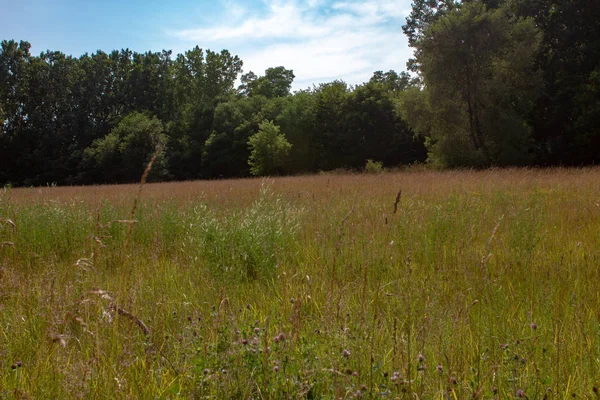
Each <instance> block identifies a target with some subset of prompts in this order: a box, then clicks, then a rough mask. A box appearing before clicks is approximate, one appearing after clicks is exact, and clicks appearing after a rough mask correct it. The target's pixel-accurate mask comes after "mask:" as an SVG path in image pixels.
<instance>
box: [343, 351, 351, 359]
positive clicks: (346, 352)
mask: <svg viewBox="0 0 600 400" xmlns="http://www.w3.org/2000/svg"><path fill="white" fill-rule="evenodd" d="M342 356H344V357H345V358H348V357H350V352H349V351H348V350H346V349H344V351H342Z"/></svg>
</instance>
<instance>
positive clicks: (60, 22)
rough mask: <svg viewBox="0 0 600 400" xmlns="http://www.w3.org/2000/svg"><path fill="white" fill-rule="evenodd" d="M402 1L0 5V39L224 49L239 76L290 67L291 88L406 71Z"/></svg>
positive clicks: (21, 0)
mask: <svg viewBox="0 0 600 400" xmlns="http://www.w3.org/2000/svg"><path fill="white" fill-rule="evenodd" d="M410 2H411V0H289V1H283V0H246V1H243V0H214V1H207V0H170V1H159V0H18V1H14V0H0V9H1V10H2V23H1V24H0V39H1V40H4V39H15V40H27V41H28V42H30V43H31V45H32V53H33V54H36V55H37V54H39V53H40V52H43V51H45V50H48V49H49V50H59V51H62V52H64V53H66V54H70V55H73V56H77V57H78V56H80V55H82V54H84V53H94V52H95V51H96V50H103V51H106V52H109V51H111V50H114V49H122V48H129V49H131V50H133V51H138V52H144V51H160V50H163V49H165V50H173V53H174V54H178V53H184V52H185V51H186V50H189V49H191V48H193V47H194V46H199V47H200V48H203V49H211V50H213V51H220V50H222V49H227V50H229V51H230V52H231V53H232V54H235V55H238V56H239V57H240V58H241V59H242V61H243V62H244V72H249V71H253V72H255V73H256V74H257V75H262V74H263V73H264V71H265V69H267V68H269V67H277V66H284V67H285V68H287V69H292V70H294V74H295V75H296V79H295V80H294V84H293V89H294V90H298V89H306V88H309V87H312V85H313V84H315V85H316V84H319V83H325V82H331V81H333V80H335V79H341V80H344V81H345V82H347V83H348V84H352V85H356V84H360V83H363V82H365V81H368V80H369V79H370V77H371V76H372V75H373V72H375V71H378V70H382V71H389V70H390V69H393V70H396V71H397V72H400V71H404V70H405V69H406V61H407V60H408V58H409V57H410V56H411V54H412V50H411V49H410V48H409V47H408V44H407V40H406V37H405V36H404V35H403V33H402V25H403V24H404V21H405V18H406V16H407V15H408V14H409V12H410Z"/></svg>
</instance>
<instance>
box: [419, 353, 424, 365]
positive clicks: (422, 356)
mask: <svg viewBox="0 0 600 400" xmlns="http://www.w3.org/2000/svg"><path fill="white" fill-rule="evenodd" d="M423 361H425V356H424V355H423V354H419V362H420V363H422V362H423Z"/></svg>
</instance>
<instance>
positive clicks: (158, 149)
mask: <svg viewBox="0 0 600 400" xmlns="http://www.w3.org/2000/svg"><path fill="white" fill-rule="evenodd" d="M162 151H163V146H161V145H160V144H159V145H157V146H156V150H154V154H152V158H151V159H150V161H149V162H148V165H146V169H145V170H144V173H143V174H142V179H141V180H140V187H139V189H138V192H137V195H136V196H135V199H134V200H133V207H132V208H131V213H130V214H129V220H121V221H118V222H122V223H128V224H129V226H128V227H127V240H126V241H125V250H127V249H129V242H130V240H131V233H132V232H133V223H134V222H135V220H134V219H133V217H134V215H135V211H136V210H137V206H138V202H139V200H140V197H141V195H142V189H143V188H144V184H145V183H146V179H148V175H149V174H150V171H151V170H152V164H154V161H156V158H157V157H158V156H159V155H160V153H162Z"/></svg>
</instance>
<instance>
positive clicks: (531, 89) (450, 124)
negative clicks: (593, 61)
mask: <svg viewBox="0 0 600 400" xmlns="http://www.w3.org/2000/svg"><path fill="white" fill-rule="evenodd" d="M540 39H541V35H540V33H539V31H538V30H537V29H536V27H535V25H534V23H533V21H532V20H528V19H519V18H514V17H510V16H509V15H508V13H507V10H506V9H504V8H499V9H492V10H488V9H487V7H486V6H485V5H484V4H482V3H480V2H472V3H466V4H463V5H462V6H461V7H460V8H459V9H455V10H451V11H448V12H447V13H446V14H445V15H444V16H442V17H441V18H439V19H438V20H437V21H436V22H435V23H433V24H431V25H429V26H428V27H427V28H426V29H425V31H424V34H423V35H422V37H421V38H420V39H418V40H417V41H416V42H415V46H416V47H417V49H418V53H417V62H418V64H419V66H420V73H421V75H422V76H423V79H424V90H423V93H421V94H422V95H424V96H425V97H424V99H422V100H420V101H418V102H417V103H418V104H412V105H411V104H410V102H408V103H407V102H406V101H405V102H404V104H406V106H404V111H403V113H404V116H405V117H406V118H407V119H408V121H409V122H410V123H411V125H412V126H413V127H414V128H415V129H416V131H417V132H420V133H421V134H422V135H425V136H426V137H427V138H428V142H427V143H428V149H429V157H430V160H433V161H434V162H436V163H438V164H440V165H442V166H454V165H515V164H521V163H525V162H527V158H528V156H529V150H530V148H531V146H530V127H529V125H528V124H527V122H526V119H525V116H526V115H527V113H528V112H530V111H531V109H532V107H533V105H534V102H535V99H536V98H537V94H538V93H539V91H538V89H539V87H540V82H541V81H540V74H539V71H538V70H536V68H535V55H536V52H537V51H538V49H539V43H540ZM412 93H415V92H414V91H413V92H412ZM421 94H419V95H421ZM413 106H416V107H413ZM411 107H412V108H411ZM423 107H425V108H429V110H428V112H419V113H414V112H411V110H415V109H416V110H423ZM423 116H426V118H428V119H431V120H430V121H429V122H427V123H424V122H422V121H420V120H419V119H420V118H422V117H423ZM423 127H427V128H428V131H427V132H424V131H423Z"/></svg>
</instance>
